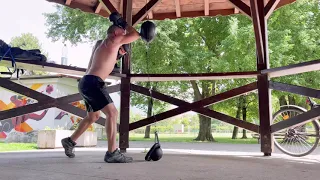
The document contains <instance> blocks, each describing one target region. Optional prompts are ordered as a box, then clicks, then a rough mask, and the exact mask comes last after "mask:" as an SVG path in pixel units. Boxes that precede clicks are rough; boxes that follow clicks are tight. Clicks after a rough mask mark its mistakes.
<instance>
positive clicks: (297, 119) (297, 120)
mask: <svg viewBox="0 0 320 180" xmlns="http://www.w3.org/2000/svg"><path fill="white" fill-rule="evenodd" d="M318 118H320V107H318V108H314V109H311V110H310V111H308V112H305V113H302V114H299V115H297V116H294V117H291V118H289V119H287V120H285V121H280V122H278V123H276V124H273V125H272V126H271V132H272V133H275V132H278V131H281V130H283V129H286V128H291V127H294V126H300V125H302V124H306V123H308V122H310V121H315V120H317V119H318Z"/></svg>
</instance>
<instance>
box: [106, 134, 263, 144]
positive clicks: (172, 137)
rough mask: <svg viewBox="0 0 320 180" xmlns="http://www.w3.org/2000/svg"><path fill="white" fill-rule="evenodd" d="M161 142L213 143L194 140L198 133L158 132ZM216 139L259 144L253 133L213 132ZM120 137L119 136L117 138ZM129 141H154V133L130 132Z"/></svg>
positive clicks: (217, 141)
mask: <svg viewBox="0 0 320 180" xmlns="http://www.w3.org/2000/svg"><path fill="white" fill-rule="evenodd" d="M158 137H159V140H160V142H184V143H188V142H189V143H190V142H195V143H212V142H208V141H204V142H200V141H194V139H195V138H196V135H193V134H161V133H159V134H158ZM213 137H214V139H215V142H214V143H228V144H258V140H257V139H253V138H251V135H247V137H248V139H240V138H238V139H231V135H230V134H213ZM118 138H119V137H117V140H119V139H118ZM103 140H105V139H103ZM129 141H154V134H151V137H150V138H148V139H146V138H144V134H134V133H130V135H129Z"/></svg>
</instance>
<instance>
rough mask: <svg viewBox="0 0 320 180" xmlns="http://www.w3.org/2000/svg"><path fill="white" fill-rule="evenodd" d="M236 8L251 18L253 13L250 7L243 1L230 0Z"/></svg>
mask: <svg viewBox="0 0 320 180" xmlns="http://www.w3.org/2000/svg"><path fill="white" fill-rule="evenodd" d="M229 1H230V2H231V3H232V4H233V5H234V6H235V7H236V8H238V9H239V11H241V12H242V13H243V14H245V15H247V16H248V17H250V18H251V11H250V7H249V6H248V5H246V4H245V3H244V2H242V1H241V0H229Z"/></svg>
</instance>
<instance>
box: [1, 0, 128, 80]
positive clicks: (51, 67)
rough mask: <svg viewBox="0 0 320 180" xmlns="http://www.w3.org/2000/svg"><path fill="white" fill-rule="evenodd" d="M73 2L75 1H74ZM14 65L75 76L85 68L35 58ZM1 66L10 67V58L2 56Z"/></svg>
mask: <svg viewBox="0 0 320 180" xmlns="http://www.w3.org/2000/svg"><path fill="white" fill-rule="evenodd" d="M74 3H75V2H74ZM15 61H16V66H17V68H19V69H28V70H37V71H46V72H55V73H60V74H72V75H77V76H83V75H85V72H86V70H87V69H86V68H81V67H76V66H66V65H61V64H55V63H48V62H41V61H37V60H17V59H16V60H15ZM0 65H1V66H7V67H11V59H8V58H4V59H2V61H0ZM125 76H126V75H125V74H120V73H118V72H115V71H113V72H112V73H111V74H110V76H108V79H110V80H120V77H125Z"/></svg>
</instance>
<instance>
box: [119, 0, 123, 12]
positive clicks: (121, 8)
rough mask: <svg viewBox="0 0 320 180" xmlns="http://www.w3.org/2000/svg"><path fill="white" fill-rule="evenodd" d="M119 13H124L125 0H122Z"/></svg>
mask: <svg viewBox="0 0 320 180" xmlns="http://www.w3.org/2000/svg"><path fill="white" fill-rule="evenodd" d="M119 13H120V14H122V15H123V0H120V10H119Z"/></svg>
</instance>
